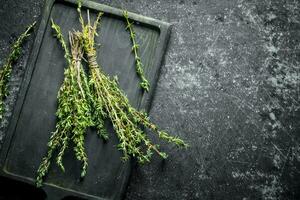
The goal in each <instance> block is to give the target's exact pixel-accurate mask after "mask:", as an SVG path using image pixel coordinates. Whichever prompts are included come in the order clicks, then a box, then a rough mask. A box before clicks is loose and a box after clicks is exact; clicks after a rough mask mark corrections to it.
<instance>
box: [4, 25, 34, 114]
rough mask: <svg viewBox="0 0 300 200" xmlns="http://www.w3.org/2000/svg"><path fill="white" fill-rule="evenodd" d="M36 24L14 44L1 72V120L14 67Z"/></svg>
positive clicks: (28, 28)
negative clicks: (24, 43)
mask: <svg viewBox="0 0 300 200" xmlns="http://www.w3.org/2000/svg"><path fill="white" fill-rule="evenodd" d="M34 25H35V22H34V23H33V24H31V25H29V26H28V27H27V28H26V30H25V32H24V33H22V34H21V35H20V36H19V38H18V39H17V41H16V42H15V43H14V44H13V46H12V49H11V52H10V54H9V56H8V58H7V60H6V62H5V64H4V66H3V67H2V68H1V70H0V120H2V118H3V113H4V105H3V103H4V102H3V101H4V100H5V98H6V97H7V96H8V82H9V79H10V76H11V72H12V65H13V64H14V63H15V62H16V61H17V60H18V58H19V56H20V55H21V46H22V44H23V42H24V41H25V39H26V38H27V37H29V36H30V32H31V31H32V29H33V27H34Z"/></svg>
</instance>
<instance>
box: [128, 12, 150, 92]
mask: <svg viewBox="0 0 300 200" xmlns="http://www.w3.org/2000/svg"><path fill="white" fill-rule="evenodd" d="M123 16H124V18H125V21H126V29H127V30H128V31H129V33H130V39H131V41H132V49H131V50H132V52H133V53H134V59H135V63H136V65H135V68H136V72H137V74H138V76H139V77H140V79H141V82H140V86H141V88H143V89H144V90H145V91H147V92H148V91H149V89H150V83H149V81H148V80H147V79H146V77H145V73H144V67H143V63H142V60H141V58H140V56H139V52H138V50H139V47H140V46H139V45H138V43H137V42H136V34H135V31H134V30H133V22H130V20H129V16H128V12H127V11H126V10H124V11H123Z"/></svg>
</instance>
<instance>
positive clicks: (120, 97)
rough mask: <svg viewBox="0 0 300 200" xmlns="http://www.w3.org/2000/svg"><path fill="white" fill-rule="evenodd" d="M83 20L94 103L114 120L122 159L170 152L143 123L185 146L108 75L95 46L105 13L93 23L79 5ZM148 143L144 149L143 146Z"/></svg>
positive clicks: (84, 41)
mask: <svg viewBox="0 0 300 200" xmlns="http://www.w3.org/2000/svg"><path fill="white" fill-rule="evenodd" d="M78 11H79V15H80V22H81V25H82V36H81V37H82V40H83V44H84V51H85V54H86V56H87V61H88V66H89V70H90V80H89V82H90V87H91V91H93V92H92V95H93V96H94V98H93V100H94V101H95V102H94V103H93V104H94V105H97V107H96V108H94V109H96V110H97V112H98V113H101V114H102V116H105V117H107V118H108V119H109V120H110V121H111V122H112V124H113V127H114V130H115V131H116V134H117V136H118V138H119V140H120V144H119V145H118V148H119V150H122V151H123V159H124V160H128V159H129V157H130V156H133V157H135V158H137V160H138V161H139V162H140V163H145V162H149V161H150V158H151V155H152V153H153V151H154V152H156V153H158V155H160V156H162V157H163V158H166V157H167V155H166V154H165V153H164V152H161V151H160V150H159V147H158V145H155V144H153V143H152V142H151V141H150V139H149V138H148V137H147V135H146V134H145V132H144V131H143V130H142V129H141V127H140V126H143V127H146V128H148V129H150V130H152V131H153V132H155V133H157V134H158V137H159V138H161V139H164V140H166V141H168V142H171V143H174V144H176V145H178V146H182V147H186V146H187V144H186V143H185V142H184V141H183V140H181V139H180V138H178V137H173V136H170V135H169V134H167V133H166V132H164V131H161V130H159V129H158V127H157V126H156V125H155V124H153V123H152V122H151V121H150V120H149V117H148V116H147V114H146V113H143V112H140V111H138V110H136V109H135V108H134V107H133V106H131V105H130V103H129V101H128V99H127V97H126V95H124V93H123V92H122V91H121V89H120V88H119V85H118V82H117V81H116V80H115V79H111V78H110V77H108V76H107V75H106V74H105V73H104V72H103V70H102V68H101V67H100V66H99V65H98V63H97V54H96V47H95V35H96V29H97V25H98V23H99V20H100V18H101V16H102V13H100V14H99V15H98V17H97V19H96V21H95V22H94V24H91V23H90V17H89V12H88V15H87V18H88V23H87V24H85V23H84V20H83V18H82V15H81V11H80V7H79V9H78ZM143 145H144V146H145V147H146V150H145V151H144V150H143V148H142V146H143Z"/></svg>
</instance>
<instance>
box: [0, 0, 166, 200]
mask: <svg viewBox="0 0 300 200" xmlns="http://www.w3.org/2000/svg"><path fill="white" fill-rule="evenodd" d="M86 9H89V10H90V15H91V18H92V19H95V17H96V15H97V13H98V12H99V11H102V12H104V13H105V14H104V16H103V18H102V20H101V26H100V28H99V30H98V32H99V37H97V39H96V42H97V43H99V44H101V46H100V47H99V51H98V63H100V65H101V66H102V67H103V69H104V71H105V72H106V73H107V74H109V75H111V76H114V75H117V76H118V78H119V83H120V87H121V88H122V89H123V90H124V92H125V94H126V95H127V97H128V98H129V100H130V102H131V104H132V105H134V106H135V107H136V108H138V109H145V110H149V107H150V103H151V97H152V96H153V92H154V89H155V85H156V82H157V78H158V75H159V68H160V65H161V62H162V58H163V54H164V51H165V48H166V45H167V40H168V36H169V32H170V25H169V24H168V23H165V22H161V21H158V20H155V19H151V18H148V17H143V16H140V15H137V14H133V13H129V18H130V19H131V20H133V21H135V25H134V28H135V31H136V35H137V42H138V43H139V44H140V54H141V59H142V61H143V64H144V69H145V74H146V77H147V78H148V80H149V82H150V83H151V90H150V92H149V93H143V91H142V90H141V89H140V87H139V78H138V76H137V75H136V72H135V61H134V56H133V54H132V52H131V46H132V44H131V41H130V37H129V33H128V32H127V30H125V27H126V25H125V22H124V21H123V17H122V10H119V9H116V8H112V7H109V6H106V5H102V4H98V3H94V2H91V1H84V2H83V13H86V12H85V10H86ZM51 18H53V20H54V22H56V23H57V24H58V25H59V26H60V27H61V28H62V32H63V34H64V36H65V38H67V36H68V35H67V33H68V31H70V30H73V29H75V30H80V25H79V21H78V14H77V11H76V0H66V1H54V0H51V1H47V2H46V5H45V9H44V12H43V17H42V19H41V22H40V27H39V29H38V31H37V34H36V39H35V43H34V46H33V49H32V52H31V55H30V57H29V60H28V62H27V69H26V73H25V77H24V80H23V83H22V88H21V91H20V94H19V96H18V100H17V103H16V105H15V108H14V112H13V116H12V119H11V121H10V125H9V128H8V131H7V133H6V138H5V141H4V146H3V149H2V151H1V155H0V174H1V175H2V176H5V177H9V178H12V179H16V180H19V181H23V182H27V183H30V184H34V181H35V177H36V171H37V169H38V167H39V164H40V162H41V159H42V157H43V156H44V155H45V153H46V152H47V142H48V141H49V137H50V136H51V132H52V131H54V130H55V123H56V117H55V112H56V109H57V93H58V90H59V87H60V86H61V84H62V81H63V72H64V68H65V67H67V66H66V61H65V59H64V57H63V55H64V52H63V50H62V48H61V47H60V44H59V42H58V41H57V39H56V38H54V37H53V31H52V29H51V25H50V19H51ZM92 21H93V20H92ZM108 129H109V132H110V139H109V141H108V142H103V140H102V139H100V138H98V136H97V135H96V133H95V130H88V132H87V135H86V141H85V148H86V151H87V154H88V158H89V167H88V170H87V175H86V177H85V178H84V179H83V180H80V169H81V165H80V163H79V162H78V161H76V159H75V157H74V153H73V151H72V146H70V147H69V151H68V152H66V155H65V157H64V165H65V169H66V172H65V173H63V172H61V170H60V169H58V167H57V166H56V164H55V163H52V165H51V168H50V171H49V174H48V176H47V178H46V181H45V184H44V187H43V190H44V191H45V192H46V194H47V197H48V198H47V199H61V198H64V197H67V196H77V197H82V198H86V199H120V198H121V197H122V195H123V194H124V190H125V189H126V186H127V183H128V180H129V175H130V169H131V163H130V162H123V161H121V159H120V157H121V156H122V152H120V151H118V150H117V147H116V145H117V144H118V139H117V137H116V136H115V134H114V132H113V129H112V126H111V124H109V123H108Z"/></svg>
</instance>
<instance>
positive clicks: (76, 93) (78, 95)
mask: <svg viewBox="0 0 300 200" xmlns="http://www.w3.org/2000/svg"><path fill="white" fill-rule="evenodd" d="M52 28H53V30H54V31H55V32H56V37H57V39H58V40H59V42H60V43H61V46H62V48H63V49H64V52H65V56H64V57H65V58H66V60H67V64H68V67H67V68H66V69H65V71H64V80H63V84H62V86H61V88H60V90H59V93H58V109H57V112H56V116H57V122H56V130H55V131H54V132H53V134H52V136H51V138H50V141H49V142H48V152H47V155H46V156H45V157H44V158H43V160H42V163H41V165H40V167H39V169H38V176H37V179H36V184H37V186H41V184H42V181H43V177H44V176H45V175H46V173H47V172H48V169H49V166H50V162H51V158H52V154H53V153H54V151H55V150H57V149H59V152H58V155H57V158H56V163H57V165H58V166H60V168H61V169H62V171H64V167H63V163H62V158H63V155H64V152H65V150H66V148H67V147H68V143H69V141H72V142H73V143H74V146H75V147H74V152H75V155H76V158H77V160H79V161H81V162H82V171H81V177H84V176H85V174H86V170H87V166H88V162H87V160H88V159H87V155H86V153H85V150H84V135H85V132H86V129H87V127H90V126H92V125H93V122H92V116H91V107H90V103H89V101H88V96H91V94H90V93H89V85H88V81H87V77H86V75H85V72H84V69H83V67H82V64H81V60H82V56H83V47H82V41H81V39H80V38H78V37H77V34H76V32H75V33H71V32H70V33H69V41H70V46H71V52H70V51H69V50H68V48H67V45H66V42H65V40H64V38H63V35H62V33H61V30H60V27H59V26H58V25H56V24H55V23H54V22H53V20H52Z"/></svg>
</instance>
